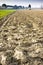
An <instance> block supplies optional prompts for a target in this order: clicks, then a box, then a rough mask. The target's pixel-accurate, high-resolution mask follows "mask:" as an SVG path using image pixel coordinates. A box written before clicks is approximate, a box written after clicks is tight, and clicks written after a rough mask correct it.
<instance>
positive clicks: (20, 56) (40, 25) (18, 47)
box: [0, 10, 43, 65]
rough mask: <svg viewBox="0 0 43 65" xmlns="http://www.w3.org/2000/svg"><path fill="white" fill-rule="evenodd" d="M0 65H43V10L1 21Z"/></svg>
mask: <svg viewBox="0 0 43 65" xmlns="http://www.w3.org/2000/svg"><path fill="white" fill-rule="evenodd" d="M0 65H43V10H40V11H39V10H20V11H16V12H15V13H13V14H12V15H9V16H8V17H5V18H4V19H2V20H0Z"/></svg>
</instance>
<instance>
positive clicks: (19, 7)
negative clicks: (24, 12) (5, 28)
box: [2, 4, 31, 9]
mask: <svg viewBox="0 0 43 65" xmlns="http://www.w3.org/2000/svg"><path fill="white" fill-rule="evenodd" d="M2 7H3V8H8V7H12V9H25V7H24V6H17V5H14V6H12V5H6V4H2ZM26 8H29V9H31V4H29V5H28V7H26Z"/></svg>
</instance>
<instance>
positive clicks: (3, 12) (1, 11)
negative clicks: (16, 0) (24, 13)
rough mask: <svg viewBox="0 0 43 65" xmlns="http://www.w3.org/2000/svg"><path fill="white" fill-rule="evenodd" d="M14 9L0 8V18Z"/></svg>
mask: <svg viewBox="0 0 43 65" xmlns="http://www.w3.org/2000/svg"><path fill="white" fill-rule="evenodd" d="M14 11H15V10H0V19H1V18H3V17H4V16H6V15H8V14H10V13H12V12H14Z"/></svg>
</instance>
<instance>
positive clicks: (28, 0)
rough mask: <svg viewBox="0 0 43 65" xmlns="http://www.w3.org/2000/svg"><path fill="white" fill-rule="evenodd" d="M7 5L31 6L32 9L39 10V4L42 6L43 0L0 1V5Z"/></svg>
mask: <svg viewBox="0 0 43 65" xmlns="http://www.w3.org/2000/svg"><path fill="white" fill-rule="evenodd" d="M3 3H4V4H7V5H22V6H28V5H29V4H31V6H32V7H33V8H34V7H36V8H40V6H41V4H42V5H43V0H0V5H2V4H3Z"/></svg>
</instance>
